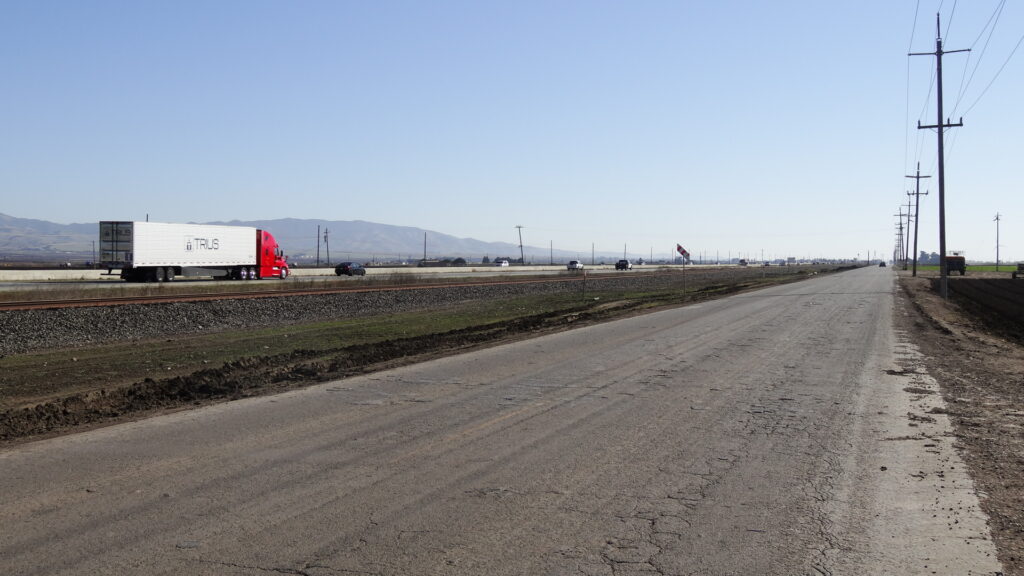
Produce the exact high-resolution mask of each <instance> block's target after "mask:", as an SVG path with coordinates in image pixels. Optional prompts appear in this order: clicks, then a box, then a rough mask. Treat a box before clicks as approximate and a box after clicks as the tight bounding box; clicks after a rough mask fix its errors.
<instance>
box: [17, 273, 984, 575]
mask: <svg viewBox="0 0 1024 576" xmlns="http://www.w3.org/2000/svg"><path fill="white" fill-rule="evenodd" d="M893 294H894V276H893V275H892V273H891V272H890V271H888V270H885V269H876V268H865V269H860V270H855V271H851V272H846V273H842V274H836V275H831V276H825V277H819V278H816V279H813V280H809V281H806V282H801V283H797V284H790V285H785V286H779V287H775V288H771V289H766V290H761V291H758V292H752V293H747V294H742V295H737V296H733V297H730V298H725V299H722V300H718V301H713V302H706V303H702V304H699V305H694V306H689V307H686V308H679V309H675V310H668V311H662V312H657V313H652V314H647V315H643V316H637V317H634V318H630V319H626V320H620V321H616V322H611V323H608V324H603V325H598V326H590V327H586V328H581V329H576V330H572V331H567V332H563V333H560V334H554V335H549V336H544V337H541V338H537V339H533V340H526V341H522V342H517V343H514V344H508V345H503V346H499V347H495V348H491V349H487V350H482V351H477V352H473V353H468V354H463V355H459V356H454V357H449V358H444V359H440V360H436V361H431V362H427V363H424V364H419V365H415V366H409V367H405V368H401V369H397V370H392V371H388V372H382V373H377V374H373V375H368V376H363V377H358V378H351V379H347V380H342V381H337V382H331V383H327V384H324V385H321V386H317V387H313V388H310V389H305V390H300V391H295V392H289V393H286V394H281V395H278V396H272V397H261V398H254V399H249V400H243V401H238V402H233V403H228V404H220V405H215V406H209V407H206V408H202V409H199V410H195V411H189V412H179V413H176V414H171V415H166V416H162V417H157V418H153V419H149V420H145V421H140V422H134V423H128V424H123V425H118V426H113V427H109V428H105V429H100V430H94V431H91V432H86V433H82V434H78V435H73V436H67V437H61V438H54V439H50V440H45V441H40V442H36V443H31V444H27V445H22V446H17V447H13V448H11V449H10V450H7V451H6V452H3V453H0V527H2V532H3V538H0V568H2V569H3V572H4V573H10V574H22V575H31V574H126V573H140V574H141V573H145V574H229V575H230V574H264V573H280V574H307V575H331V574H380V575H400V574H401V575H418V574H424V575H426V574H474V575H477V574H540V575H561V574H580V575H608V576H622V575H630V574H644V575H649V574H679V575H682V574H780V575H781V574H787V575H789V574H883V573H900V574H933V573H936V574H952V573H955V574H994V573H996V572H998V571H999V570H1000V566H999V564H998V562H997V560H996V559H995V552H994V548H993V546H992V543H991V541H990V540H989V538H988V532H987V528H986V526H985V518H984V516H983V514H982V513H981V512H980V511H979V508H978V502H977V497H976V495H975V492H974V488H973V484H972V482H971V480H970V478H969V476H967V474H966V469H965V467H964V465H963V463H962V461H961V460H960V458H959V456H958V455H957V453H956V451H955V449H954V448H953V446H952V436H951V433H950V427H949V422H948V420H947V419H946V416H945V415H944V414H943V410H942V405H941V402H942V400H941V397H940V396H939V395H938V394H929V391H930V390H934V389H935V385H934V382H933V381H931V380H930V378H929V377H928V375H927V374H926V373H925V372H924V369H923V367H922V366H921V364H920V357H919V354H918V353H917V352H916V350H915V349H914V347H913V345H912V344H910V343H909V342H908V341H907V335H906V334H901V333H898V332H896V331H895V330H894V328H893V318H892V315H893Z"/></svg>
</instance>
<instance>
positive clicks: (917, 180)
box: [907, 162, 931, 276]
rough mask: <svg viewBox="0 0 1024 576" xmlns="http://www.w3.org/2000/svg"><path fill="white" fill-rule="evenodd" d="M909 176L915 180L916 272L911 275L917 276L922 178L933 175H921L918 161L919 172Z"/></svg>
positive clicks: (926, 193)
mask: <svg viewBox="0 0 1024 576" xmlns="http://www.w3.org/2000/svg"><path fill="white" fill-rule="evenodd" d="M907 178H913V179H914V180H915V185H914V193H913V194H914V273H913V274H911V276H917V254H918V252H917V233H918V231H920V230H921V221H920V220H919V219H918V218H920V214H921V195H922V194H921V178H931V176H921V163H920V162H918V163H917V174H915V175H913V176H907ZM907 195H908V196H909V195H910V192H907ZM924 195H925V196H927V195H928V192H925V193H924Z"/></svg>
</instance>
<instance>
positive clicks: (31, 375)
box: [0, 268, 835, 443]
mask: <svg viewBox="0 0 1024 576" xmlns="http://www.w3.org/2000/svg"><path fill="white" fill-rule="evenodd" d="M834 270H835V269H824V268H795V269H793V270H790V271H788V273H785V274H776V275H767V276H764V277H762V276H761V273H760V272H755V273H749V272H748V271H746V270H736V269H713V270H687V271H686V272H685V275H683V274H631V275H629V276H628V277H613V278H609V279H607V280H605V279H600V280H598V279H596V278H595V277H594V276H591V277H590V278H587V279H586V280H584V279H583V277H582V276H581V278H580V282H579V283H576V282H571V283H566V282H558V283H555V282H548V283H545V282H537V283H532V284H528V285H523V284H516V285H512V286H509V285H495V286H493V287H472V288H458V289H454V288H446V287H436V288H424V289H419V290H412V291H408V292H390V293H384V292H362V293H358V294H349V295H329V296H328V295H325V296H301V297H294V298H292V297H286V298H274V299H268V302H260V301H253V300H246V301H234V302H232V301H219V300H218V301H212V302H195V303H185V304H182V303H178V304H156V305H147V306H121V307H104V308H101V309H73V310H72V309H66V310H42V311H40V310H33V311H10V312H3V313H2V315H3V316H4V318H3V320H4V321H5V325H7V326H11V327H12V330H11V331H10V332H9V333H8V334H6V335H5V336H4V338H5V340H4V341H2V342H0V354H3V356H2V357H0V442H8V443H9V442H12V441H18V440H23V439H30V438H35V437H43V436H47V435H55V434H61V433H66V432H69V431H74V430H78V429H82V428H85V427H91V426H98V425H106V424H110V423H115V422H119V421H123V420H130V419H137V418H141V417H145V416H148V415H152V414H156V413H160V412H163V411H168V410H180V409H183V408H188V407H193V406H198V405H203V404H208V403H213V402H222V401H227V400H233V399H238V398H244V397H249V396H256V395H262V394H271V393H277V392H281V391H284V390H288V389H294V388H299V387H303V386H307V385H310V384H314V383H317V382H323V381H327V380H333V379H339V378H344V377H346V376H349V375H353V374H362V373H367V372H372V371H377V370H382V369H387V368H390V367H394V366H399V365H405V364H411V363H415V362H419V361H423V360H425V359H430V358H434V357H438V356H444V355H449V354H452V353H457V352H459V351H462V350H468V349H472V348H477V347H481V346H491V345H495V344H498V343H501V342H505V341H510V340H516V339H522V338H528V337H532V336H536V335H540V334H545V333H550V332H553V331H560V330H566V329H571V328H573V327H575V326H582V325H586V324H589V323H595V322H602V321H607V320H612V319H615V318H618V317H622V316H625V315H630V314H637V313H642V312H644V311H648V310H654V309H658V308H664V307H673V306H681V305H686V304H688V303H691V302H696V301H702V300H707V299H712V298H719V297H723V296H726V295H729V294H734V293H736V292H741V291H745V290H753V289H757V288H759V287H764V286H769V285H775V284H779V283H785V282H792V281H797V280H801V279H805V278H808V277H810V276H812V275H814V274H818V273H821V272H825V271H834ZM684 280H685V282H686V291H685V293H684V291H683V290H682V282H683V281H684ZM584 282H585V284H584ZM577 284H578V285H577ZM269 300H273V302H272V303H271V302H269ZM271 305H273V306H275V307H276V308H275V310H276V312H275V314H274V315H270V314H266V313H265V312H264V311H263V310H262V309H261V306H271ZM171 307H173V308H171ZM257 317H262V318H277V319H278V320H279V321H278V322H277V324H276V325H270V326H265V325H263V327H260V328H252V327H251V326H252V325H257V326H260V325H261V324H258V323H255V324H254V323H253V322H251V321H250V320H251V319H252V318H257ZM154 318H155V321H154ZM168 318H177V319H182V318H183V320H180V321H179V324H178V325H176V326H174V327H175V328H177V329H168V326H169V324H168V321H167V319H168ZM264 324H265V323H264ZM39 326H56V327H59V330H54V333H53V334H44V333H42V332H41V331H40V330H39V329H38V327H39Z"/></svg>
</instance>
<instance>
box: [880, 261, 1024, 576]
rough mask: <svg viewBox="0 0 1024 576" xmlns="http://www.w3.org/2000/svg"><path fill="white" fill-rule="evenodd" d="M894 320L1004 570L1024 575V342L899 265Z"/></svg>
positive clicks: (928, 280)
mask: <svg viewBox="0 0 1024 576" xmlns="http://www.w3.org/2000/svg"><path fill="white" fill-rule="evenodd" d="M899 285H900V297H899V298H898V300H897V310H896V318H897V320H896V322H897V328H898V329H900V330H903V331H905V332H906V333H907V334H908V335H909V337H910V339H911V340H912V341H913V342H914V343H915V344H916V345H917V346H918V347H919V348H920V350H921V352H922V353H923V354H924V355H925V356H926V366H927V370H928V372H929V373H930V374H931V376H932V377H934V378H935V379H936V380H937V381H938V382H939V385H940V387H941V389H942V394H943V397H944V398H945V401H946V405H947V410H948V414H949V418H950V420H951V421H952V422H953V425H954V428H955V430H954V433H955V435H956V439H957V444H958V447H959V449H960V451H961V453H962V455H963V458H964V461H965V462H966V463H967V466H968V467H969V468H970V471H971V476H972V478H973V479H974V482H975V485H976V488H977V490H978V493H979V497H980V500H981V506H982V508H983V509H984V510H985V512H986V513H987V514H988V516H989V527H990V529H991V532H992V538H993V540H994V541H995V543H996V547H997V549H998V551H999V559H1000V561H1001V562H1002V563H1003V566H1004V568H1005V570H1006V574H1007V575H1017V576H1024V342H1022V341H1021V340H1019V339H1017V338H1014V337H1012V335H1009V333H1008V332H1007V331H1006V330H1005V329H1003V328H1005V326H1000V324H1001V320H1000V319H999V318H993V317H991V316H988V315H985V314H983V313H982V312H980V311H979V310H978V309H977V307H975V306H972V305H971V304H970V303H969V302H960V303H958V302H957V300H956V298H954V299H952V300H950V301H943V300H942V299H941V298H939V297H938V295H937V294H935V293H934V292H933V291H932V289H931V279H930V278H928V277H917V278H913V277H911V276H910V275H909V274H905V273H902V272H901V273H900V280H899Z"/></svg>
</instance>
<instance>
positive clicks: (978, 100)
mask: <svg viewBox="0 0 1024 576" xmlns="http://www.w3.org/2000/svg"><path fill="white" fill-rule="evenodd" d="M1021 42H1024V35H1021V37H1020V39H1019V40H1017V45H1016V46H1014V47H1013V50H1012V51H1011V52H1010V55H1009V56H1007V57H1006V61H1005V62H1003V65H1002V66H1000V67H999V71H997V72H996V75H995V76H994V77H993V78H992V80H991V81H989V83H988V85H987V86H985V89H984V90H982V91H981V94H979V95H978V99H977V100H975V101H974V104H971V105H970V107H968V108H967V110H964V114H967V113H968V112H970V111H971V110H974V107H975V106H977V105H978V102H981V98H982V97H983V96H984V95H985V93H986V92H988V89H989V88H991V87H992V84H994V83H995V81H996V78H999V75H1000V74H1002V73H1003V69H1004V68H1006V65H1007V64H1009V63H1010V59H1011V58H1013V55H1014V54H1016V53H1017V49H1018V48H1020V45H1021Z"/></svg>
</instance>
